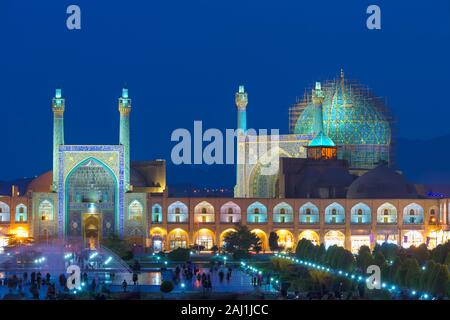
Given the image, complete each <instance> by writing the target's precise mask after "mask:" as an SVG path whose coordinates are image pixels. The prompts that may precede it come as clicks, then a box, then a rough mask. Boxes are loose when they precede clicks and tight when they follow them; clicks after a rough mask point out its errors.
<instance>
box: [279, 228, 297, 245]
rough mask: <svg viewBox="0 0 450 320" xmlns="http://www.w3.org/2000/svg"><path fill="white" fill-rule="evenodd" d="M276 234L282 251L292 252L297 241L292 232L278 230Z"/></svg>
mask: <svg viewBox="0 0 450 320" xmlns="http://www.w3.org/2000/svg"><path fill="white" fill-rule="evenodd" d="M276 234H277V236H278V246H279V247H280V248H281V249H282V250H292V249H294V247H295V240H294V236H293V235H292V232H290V231H289V230H285V229H282V230H277V231H276Z"/></svg>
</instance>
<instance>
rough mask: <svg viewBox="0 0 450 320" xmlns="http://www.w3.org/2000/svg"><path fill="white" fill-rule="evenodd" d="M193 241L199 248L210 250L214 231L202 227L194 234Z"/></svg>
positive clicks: (212, 244)
mask: <svg viewBox="0 0 450 320" xmlns="http://www.w3.org/2000/svg"><path fill="white" fill-rule="evenodd" d="M194 241H195V244H196V245H197V246H199V248H200V250H211V248H212V247H213V246H214V232H212V231H211V230H209V229H206V228H202V229H200V230H198V231H197V232H196V233H195V235H194Z"/></svg>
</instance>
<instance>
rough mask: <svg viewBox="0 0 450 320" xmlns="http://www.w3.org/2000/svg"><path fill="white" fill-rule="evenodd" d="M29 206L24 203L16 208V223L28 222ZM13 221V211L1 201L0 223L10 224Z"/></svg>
mask: <svg viewBox="0 0 450 320" xmlns="http://www.w3.org/2000/svg"><path fill="white" fill-rule="evenodd" d="M27 211H28V210H27V206H26V205H24V204H23V203H20V204H18V205H17V206H16V210H15V217H14V221H15V222H27V220H28V214H27ZM10 221H11V210H10V208H9V206H8V205H7V204H6V203H4V202H2V201H0V222H10Z"/></svg>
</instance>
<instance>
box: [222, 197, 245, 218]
mask: <svg viewBox="0 0 450 320" xmlns="http://www.w3.org/2000/svg"><path fill="white" fill-rule="evenodd" d="M220 222H222V223H239V222H241V207H239V206H238V205H237V204H236V203H234V202H233V201H228V202H227V203H225V204H224V205H223V206H222V207H220Z"/></svg>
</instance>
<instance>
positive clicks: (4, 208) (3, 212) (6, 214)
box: [0, 201, 11, 222]
mask: <svg viewBox="0 0 450 320" xmlns="http://www.w3.org/2000/svg"><path fill="white" fill-rule="evenodd" d="M10 220H11V212H10V208H9V206H8V205H7V204H6V203H4V202H2V201H0V222H9V221H10Z"/></svg>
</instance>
